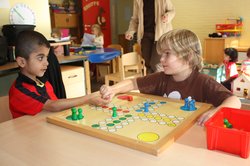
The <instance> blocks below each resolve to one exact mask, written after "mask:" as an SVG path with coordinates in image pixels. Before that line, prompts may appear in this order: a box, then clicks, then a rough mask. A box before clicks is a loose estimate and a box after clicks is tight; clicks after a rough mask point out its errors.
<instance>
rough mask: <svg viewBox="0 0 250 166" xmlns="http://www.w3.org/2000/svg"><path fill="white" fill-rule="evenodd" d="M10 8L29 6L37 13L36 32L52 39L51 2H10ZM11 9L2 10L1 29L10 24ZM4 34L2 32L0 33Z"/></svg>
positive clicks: (45, 0) (13, 0)
mask: <svg viewBox="0 0 250 166" xmlns="http://www.w3.org/2000/svg"><path fill="white" fill-rule="evenodd" d="M9 3H10V8H11V7H12V6H14V5H15V4H16V3H25V4H27V5H28V6H29V7H30V8H31V9H32V10H33V11H34V13H35V16H36V28H35V30H36V31H39V32H41V33H42V34H43V35H45V36H46V37H47V38H49V37H50V33H51V27H50V14H49V2H48V0H42V1H36V0H32V1H31V0H9ZM10 8H4V9H2V8H1V9H0V29H2V25H5V24H10V22H9V13H10V12H9V11H10ZM0 34H2V31H0Z"/></svg>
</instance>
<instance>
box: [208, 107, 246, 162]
mask: <svg viewBox="0 0 250 166" xmlns="http://www.w3.org/2000/svg"><path fill="white" fill-rule="evenodd" d="M225 118H226V119H227V120H228V121H229V122H230V123H231V124H232V125H233V128H225V127H224V119H225ZM205 126H206V128H207V148H208V149H209V150H221V151H225V152H228V153H232V154H236V155H240V156H241V157H242V158H248V156H249V150H250V111H249V110H240V109H233V108H226V107H225V108H221V109H220V110H219V111H218V112H217V113H216V114H215V115H214V116H213V117H211V118H210V119H209V120H208V121H207V122H206V123H205Z"/></svg>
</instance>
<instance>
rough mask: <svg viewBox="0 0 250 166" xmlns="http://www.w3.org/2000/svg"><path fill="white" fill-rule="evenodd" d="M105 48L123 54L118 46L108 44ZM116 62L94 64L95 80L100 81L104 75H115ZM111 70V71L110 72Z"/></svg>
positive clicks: (115, 60) (121, 48)
mask: <svg viewBox="0 0 250 166" xmlns="http://www.w3.org/2000/svg"><path fill="white" fill-rule="evenodd" d="M107 48H114V49H117V50H119V51H121V55H122V54H123V47H122V46H121V45H120V44H110V45H108V46H107ZM117 64H118V60H117V59H114V60H112V61H106V62H103V63H97V64H96V80H97V81H101V79H102V77H104V75H106V74H110V73H115V72H116V71H117V70H118V65H117ZM111 69H112V70H111Z"/></svg>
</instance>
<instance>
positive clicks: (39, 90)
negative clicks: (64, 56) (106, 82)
mask: <svg viewBox="0 0 250 166" xmlns="http://www.w3.org/2000/svg"><path fill="white" fill-rule="evenodd" d="M15 51H16V52H15V55H16V62H17V64H18V66H19V67H20V72H19V75H18V77H17V79H16V80H15V82H14V83H13V85H12V86H11V88H10V91H9V107H10V110H11V113H12V116H13V118H17V117H20V116H23V115H35V114H37V113H39V112H41V111H42V110H47V111H61V110H65V109H69V108H71V107H74V106H78V105H82V104H85V103H91V104H94V105H103V104H106V102H107V101H105V100H103V99H101V98H100V97H98V95H97V93H93V94H90V95H87V96H83V97H78V98H72V99H57V97H56V95H55V94H54V91H53V88H52V86H51V84H50V83H49V82H48V81H47V80H46V79H45V78H43V75H44V73H45V71H46V70H47V67H48V61H47V58H48V55H49V51H50V44H49V42H48V41H47V39H46V38H45V37H44V36H43V35H42V34H41V33H39V32H36V31H23V32H21V33H20V34H19V35H18V38H17V40H16V48H15Z"/></svg>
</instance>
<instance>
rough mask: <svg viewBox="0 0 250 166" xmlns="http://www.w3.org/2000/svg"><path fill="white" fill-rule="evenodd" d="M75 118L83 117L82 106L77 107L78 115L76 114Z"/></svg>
mask: <svg viewBox="0 0 250 166" xmlns="http://www.w3.org/2000/svg"><path fill="white" fill-rule="evenodd" d="M77 119H78V120H81V119H83V115H82V108H78V115H77Z"/></svg>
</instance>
